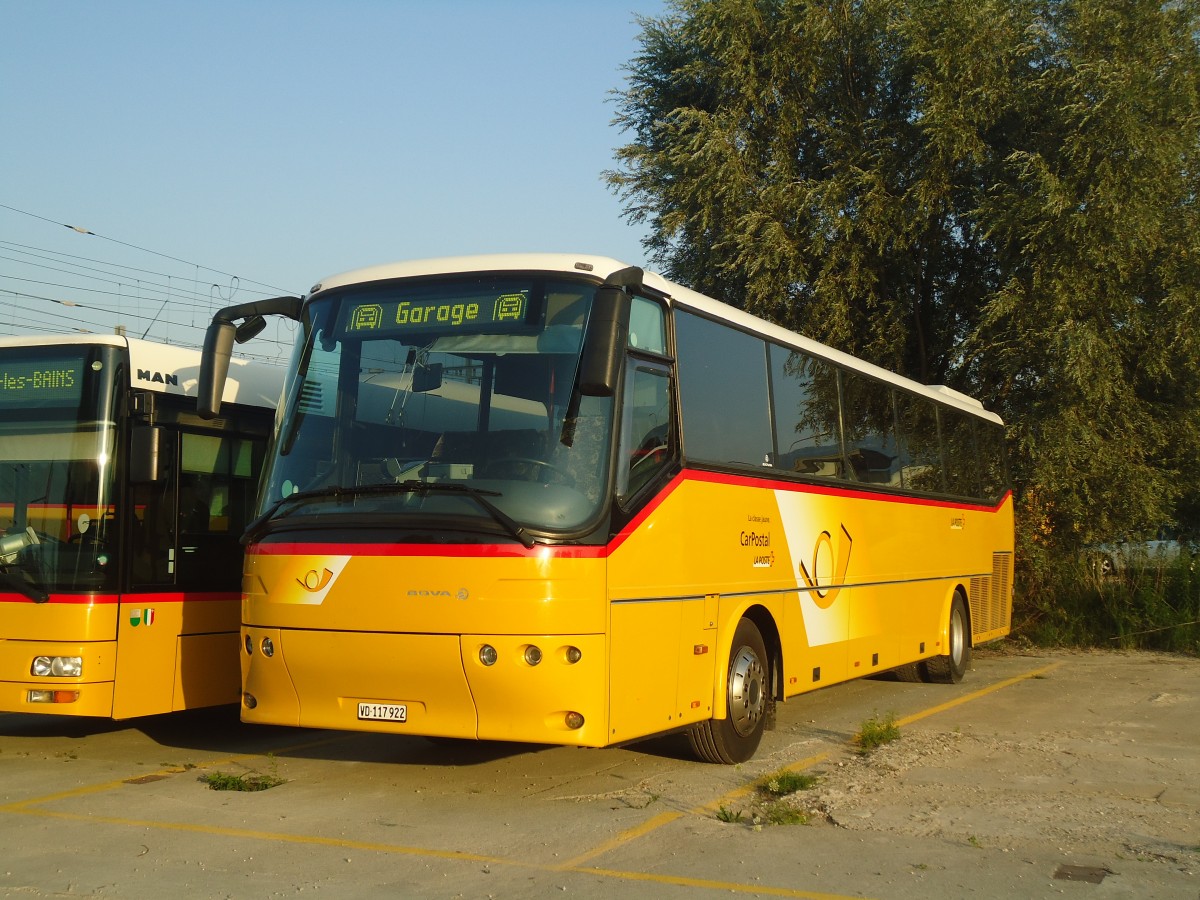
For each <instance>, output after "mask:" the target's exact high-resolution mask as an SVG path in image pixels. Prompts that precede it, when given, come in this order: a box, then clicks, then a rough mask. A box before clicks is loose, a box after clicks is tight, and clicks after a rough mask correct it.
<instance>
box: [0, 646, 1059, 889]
mask: <svg viewBox="0 0 1200 900" xmlns="http://www.w3.org/2000/svg"><path fill="white" fill-rule="evenodd" d="M1060 665H1062V663H1061V662H1054V663H1051V664H1049V665H1046V666H1042V667H1041V668H1038V669H1034V670H1032V671H1029V672H1026V673H1024V674H1021V675H1016V676H1014V677H1012V678H1008V679H1005V680H1004V681H999V682H997V683H995V684H993V685H989V686H988V687H986V688H982V689H980V690H978V691H974V692H972V693H970V694H965V695H963V696H962V697H959V698H957V699H955V700H950V701H948V702H946V703H941V704H938V705H937V706H931V707H929V708H928V709H926V710H922V711H921V712H917V713H914V714H912V715H910V716H905V717H904V718H902V719H899V720H898V721H897V722H896V724H897V725H898V726H904V725H910V724H912V723H913V722H917V721H919V720H921V719H924V718H928V717H929V716H932V715H936V714H937V713H940V712H945V711H946V710H949V709H953V708H955V707H958V706H961V705H963V704H965V703H969V702H971V701H973V700H978V699H979V698H981V697H985V696H987V695H989V694H993V693H995V692H996V691H1000V690H1003V689H1004V688H1006V687H1010V686H1011V685H1014V684H1017V683H1019V682H1021V681H1025V680H1028V679H1030V678H1037V677H1038V676H1040V675H1044V674H1046V673H1047V672H1050V671H1052V670H1053V669H1055V668H1057V667H1058V666H1060ZM345 739H347V737H346V736H340V735H339V736H335V737H332V738H324V739H321V740H319V741H310V742H307V743H304V744H297V745H294V746H291V747H286V748H283V749H280V750H275V751H271V752H272V753H276V754H282V753H291V752H296V751H298V750H304V749H309V748H312V747H316V746H322V745H326V744H331V743H336V742H337V741H340V740H345ZM831 754H832V751H829V752H825V753H819V754H817V755H815V756H810V757H808V758H806V759H802V760H797V761H795V762H793V763H789V764H788V765H786V766H785V767H784V768H785V769H787V770H790V771H802V770H804V769H808V768H811V767H812V766H814V765H817V764H818V763H820V762H823V761H824V760H826V759H828V758H829V756H830V755H831ZM260 755H261V754H258V753H247V754H240V755H237V756H231V757H226V758H224V759H220V760H214V761H211V762H208V763H204V764H202V765H201V766H198V768H209V767H212V766H216V765H221V764H223V763H230V762H236V761H239V760H243V759H247V758H252V757H256V756H260ZM183 771H188V770H185V769H180V768H178V767H171V768H168V769H164V770H162V771H161V772H159V773H154V774H166V775H172V774H179V773H181V772H183ZM127 782H128V779H122V780H120V781H112V782H107V783H104V784H98V785H89V786H84V787H80V788H76V789H74V790H70V791H62V792H60V793H56V794H51V795H48V796H45V797H39V798H35V799H31V800H21V801H17V802H16V803H10V804H7V805H5V806H0V812H11V813H16V814H19V815H31V816H43V817H48V818H57V819H68V820H75V821H83V822H103V823H106V824H110V825H118V826H128V827H135V828H160V829H164V830H169V831H184V832H193V833H198V834H210V835H216V836H222V837H230V838H241V839H246V838H249V839H254V840H264V841H276V842H282V843H292V844H308V845H312V846H326V847H337V848H339V849H346V850H359V851H364V852H375V853H387V854H400V855H405V856H424V857H431V858H435V859H446V860H455V861H461V862H474V863H485V864H487V865H496V866H511V867H518V868H526V869H533V870H538V871H553V872H572V873H576V874H582V875H592V876H596V877H602V878H613V879H617V880H621V881H630V882H652V883H656V884H670V885H678V886H681V887H691V888H703V889H707V890H720V891H728V892H731V893H744V894H759V895H765V896H772V897H795V898H802V900H849V897H847V896H845V895H840V894H826V893H821V892H816V891H806V890H802V889H797V888H783V887H771V886H768V885H762V884H746V883H740V882H724V881H713V880H708V879H703V878H688V877H684V876H675V875H663V874H659V873H649V872H627V871H621V870H617V869H601V868H590V867H586V866H585V865H584V863H586V862H587V861H588V860H590V859H594V858H596V857H598V856H602V855H603V854H605V853H608V852H610V851H611V850H614V849H616V848H618V847H621V846H623V845H625V844H628V843H630V842H632V841H634V840H637V839H638V838H641V837H644V836H646V835H647V834H650V833H652V832H654V831H656V830H657V829H659V828H661V827H663V826H664V825H667V824H669V823H671V822H674V821H676V820H678V819H680V818H682V817H683V816H684V815H685V813H682V812H666V813H660V814H658V815H656V816H654V817H652V818H650V819H648V820H646V821H645V822H643V823H642V824H641V825H637V826H635V827H633V828H629V829H626V830H625V831H623V832H621V833H620V834H618V835H616V836H615V837H613V838H612V839H610V840H608V841H606V842H605V843H603V844H600V845H598V846H597V847H595V848H593V849H592V850H590V851H588V852H586V853H583V854H581V855H579V856H577V857H576V858H575V859H573V860H571V861H569V862H566V863H563V864H559V865H553V866H549V865H540V864H537V863H532V862H526V861H520V860H512V859H504V858H502V857H493V856H486V855H483V854H476V853H467V852H465V851H460V850H437V849H433V848H429V847H408V846H403V845H397V844H380V843H373V842H366V841H354V840H346V839H342V838H326V837H320V836H316V835H297V834H285V833H281V832H268V831H252V830H247V829H237V828H225V827H221V826H215V825H194V824H187V823H180V822H156V821H148V820H139V819H125V818H119V817H113V816H95V815H85V814H79V813H67V812H57V811H51V810H45V809H34V808H32V807H35V806H38V805H41V804H45V803H49V802H53V801H56V800H62V799H66V798H74V797H81V796H86V795H89V794H95V793H100V792H103V791H106V790H112V789H114V788H117V787H120V786H122V785H124V784H126V783H127ZM754 790H755V784H754V783H751V784H747V785H742V786H741V787H738V788H735V789H734V790H732V791H729V792H728V793H726V794H724V795H723V796H721V797H719V798H717V799H716V800H714V801H712V802H711V803H708V804H705V805H704V806H699V807H695V808H693V809H692V810H689V813H690V814H693V815H701V814H707V813H710V812H712V811H713V810H716V809H719V808H720V807H721V806H723V805H725V804H727V803H729V802H733V801H735V800H738V799H741V798H743V797H745V796H747V795H749V794H750V793H751V792H753V791H754Z"/></svg>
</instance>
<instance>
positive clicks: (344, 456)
mask: <svg viewBox="0 0 1200 900" xmlns="http://www.w3.org/2000/svg"><path fill="white" fill-rule="evenodd" d="M274 311H276V312H282V313H284V314H285V315H290V316H292V317H294V318H296V319H298V320H299V321H300V323H301V327H300V329H299V335H298V339H297V342H296V345H295V349H294V355H293V358H292V361H291V363H290V366H289V372H288V379H289V384H288V385H287V386H286V387H285V390H284V400H283V404H282V405H281V409H280V416H279V418H278V420H277V424H276V433H275V436H274V444H273V450H272V452H271V453H270V456H269V460H268V463H267V468H266V473H265V475H264V484H263V494H262V497H261V500H260V506H259V514H258V516H257V517H256V519H255V521H254V522H253V523H251V524H250V526H249V529H248V532H247V539H248V546H247V560H246V569H245V576H244V579H243V583H242V590H243V602H242V638H243V652H242V656H241V659H242V690H243V694H242V718H243V720H244V721H247V722H263V723H274V724H283V725H300V726H310V727H316V728H338V729H352V730H361V731H372V732H386V733H391V734H414V735H425V736H430V737H448V738H471V739H480V740H502V741H528V742H536V743H552V744H569V745H580V746H588V747H604V746H608V745H613V744H620V743H625V742H629V741H634V740H637V739H641V738H645V737H648V736H650V735H658V734H662V733H666V732H672V731H679V730H686V732H687V734H688V735H689V737H690V739H691V743H692V746H693V748H694V750H695V751H696V753H697V754H698V755H699V756H700V757H701V758H702V759H705V760H711V761H714V762H724V763H733V762H738V761H742V760H745V759H748V758H749V757H750V756H751V755H752V754H753V753H754V752H755V750H756V748H757V746H758V744H759V741H760V739H761V736H762V733H763V729H764V728H765V727H769V726H770V725H771V724H772V721H773V717H774V711H775V704H776V703H777V702H778V701H783V700H786V699H789V698H792V697H795V696H797V695H799V694H802V693H804V692H805V691H810V690H813V689H816V688H820V687H824V686H826V685H831V684H834V683H836V682H840V681H845V680H847V679H851V678H856V677H859V676H863V675H868V674H872V673H881V672H886V671H889V670H894V671H896V672H898V673H899V674H900V675H901V677H904V678H908V679H927V680H931V681H947V682H953V681H958V680H959V679H960V678H961V677H962V676H963V673H964V672H965V670H966V669H967V667H968V664H969V658H970V653H971V648H972V646H973V645H974V644H976V643H978V642H980V641H986V640H990V639H993V638H998V637H1000V636H1002V635H1004V634H1006V633H1007V632H1008V630H1009V624H1010V617H1011V583H1012V554H1013V524H1012V502H1011V495H1010V491H1009V488H1008V483H1007V473H1006V464H1005V455H1004V438H1003V431H1002V423H1001V422H1000V420H999V418H998V417H997V416H996V415H994V414H992V413H990V412H987V411H985V410H984V409H983V407H982V406H981V405H980V404H979V403H977V402H975V401H973V400H971V399H969V398H967V397H965V396H963V395H961V394H958V393H956V392H954V391H951V390H948V389H945V388H941V387H928V386H924V385H920V384H916V383H914V382H911V381H908V380H905V379H903V378H899V377H897V376H896V375H893V374H890V373H888V372H886V371H884V370H882V369H879V368H877V367H875V366H872V365H868V364H866V363H864V362H861V361H859V360H857V359H854V358H852V357H850V356H848V355H845V354H843V353H839V352H837V351H835V350H832V349H830V348H828V347H825V346H821V345H819V344H817V343H815V342H813V341H811V340H808V339H806V338H804V337H803V336H801V335H799V334H795V333H792V332H789V331H787V330H784V329H782V328H779V327H776V326H774V325H771V324H769V323H767V322H765V321H762V320H760V319H758V318H755V317H753V316H751V315H748V314H746V313H745V312H741V311H739V310H737V309H735V308H733V307H730V306H727V305H725V304H722V303H719V302H717V301H715V300H713V299H710V298H708V297H705V296H702V295H700V294H698V293H695V292H693V291H690V290H688V289H686V288H684V287H681V286H679V285H677V284H672V283H670V282H668V281H666V280H665V279H663V278H661V277H659V276H657V275H654V274H652V273H648V272H643V271H642V270H641V269H638V268H635V267H630V266H626V265H623V264H622V263H620V262H617V261H615V260H612V259H607V258H600V257H592V256H566V255H557V254H547V255H534V254H531V255H503V256H486V257H467V258H456V259H442V260H428V261H418V262H408V263H402V264H397V265H388V266H381V267H378V268H371V269H366V270H362V271H357V272H351V273H348V274H345V275H341V276H338V277H335V278H330V279H328V280H326V281H324V282H322V283H321V284H319V285H317V286H316V287H315V288H313V290H312V292H311V293H310V294H309V295H307V296H306V297H304V298H279V299H278V301H276V308H275V310H274ZM239 319H245V322H244V323H243V324H242V325H241V326H238V327H235V323H236V322H237V321H238V320H239ZM258 327H261V317H260V316H259V315H257V312H256V311H255V310H253V309H249V308H245V307H231V308H229V309H226V310H222V311H221V312H220V313H218V314H217V316H216V317H215V318H214V322H213V324H212V325H211V326H210V329H209V334H208V336H207V341H206V348H205V353H206V359H205V367H206V368H205V371H204V372H202V375H201V382H202V383H201V388H200V406H201V409H200V412H201V414H202V415H212V414H215V413H216V412H217V411H218V410H219V409H220V404H219V401H217V399H216V397H217V396H218V391H219V386H220V383H221V378H222V372H223V369H224V360H225V359H227V357H228V353H229V351H230V348H231V347H232V342H233V339H234V336H235V334H236V336H237V337H239V338H245V337H247V336H248V335H249V333H251V332H253V331H254V330H255V329H256V328H258Z"/></svg>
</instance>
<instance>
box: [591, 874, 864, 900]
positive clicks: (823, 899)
mask: <svg viewBox="0 0 1200 900" xmlns="http://www.w3.org/2000/svg"><path fill="white" fill-rule="evenodd" d="M577 871H580V872H586V873H587V874H589V875H603V876H605V877H607V878H620V879H621V880H623V881H652V882H655V883H656V884H675V885H679V886H681V887H692V888H706V889H708V890H712V891H728V892H730V893H736V894H766V895H768V896H771V897H801V898H805V900H850V896H849V895H846V894H823V893H821V892H819V891H805V890H801V889H799V888H782V887H771V886H769V885H765V884H744V883H742V882H738V881H709V880H708V879H706V878H684V877H682V876H676V875H659V874H656V873H651V872H619V871H616V870H613V869H579V870H577ZM855 900H862V898H861V896H856V897H855Z"/></svg>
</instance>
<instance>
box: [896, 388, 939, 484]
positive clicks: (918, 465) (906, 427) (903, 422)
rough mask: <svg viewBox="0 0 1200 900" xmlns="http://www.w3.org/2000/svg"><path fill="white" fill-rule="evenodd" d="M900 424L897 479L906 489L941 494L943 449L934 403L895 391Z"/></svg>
mask: <svg viewBox="0 0 1200 900" xmlns="http://www.w3.org/2000/svg"><path fill="white" fill-rule="evenodd" d="M896 412H897V419H898V420H899V422H900V446H899V453H900V458H899V460H898V462H899V465H900V480H901V483H902V484H903V486H904V488H905V489H906V490H910V491H927V492H930V493H941V492H942V491H944V490H945V489H946V487H945V481H944V479H943V466H942V448H941V441H940V439H939V437H938V421H937V404H935V403H934V402H933V401H932V400H929V399H928V398H925V397H918V396H916V395H914V394H906V393H903V392H898V393H897V395H896Z"/></svg>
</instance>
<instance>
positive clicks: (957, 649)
mask: <svg viewBox="0 0 1200 900" xmlns="http://www.w3.org/2000/svg"><path fill="white" fill-rule="evenodd" d="M946 644H947V646H946V650H947V653H946V655H945V656H935V657H933V658H932V659H927V660H925V674H926V675H927V676H928V678H929V680H930V681H932V682H935V683H936V684H958V683H959V682H960V681H962V680H963V676H964V675H966V674H967V669H968V668H969V667H970V665H971V621H970V619H968V618H967V604H966V601H965V600H963V595H962V594H955V595H954V602H953V603H951V604H950V622H949V626H948V627H947V629H946Z"/></svg>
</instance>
